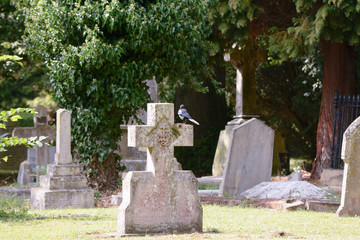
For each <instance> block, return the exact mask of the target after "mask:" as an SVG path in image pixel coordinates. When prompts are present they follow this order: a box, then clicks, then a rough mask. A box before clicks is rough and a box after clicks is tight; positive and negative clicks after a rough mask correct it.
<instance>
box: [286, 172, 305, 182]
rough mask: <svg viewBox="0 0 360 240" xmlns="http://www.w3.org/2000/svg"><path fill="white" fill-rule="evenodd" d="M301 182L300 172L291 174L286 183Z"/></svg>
mask: <svg viewBox="0 0 360 240" xmlns="http://www.w3.org/2000/svg"><path fill="white" fill-rule="evenodd" d="M301 180H302V172H292V173H291V174H290V175H289V177H288V181H301Z"/></svg>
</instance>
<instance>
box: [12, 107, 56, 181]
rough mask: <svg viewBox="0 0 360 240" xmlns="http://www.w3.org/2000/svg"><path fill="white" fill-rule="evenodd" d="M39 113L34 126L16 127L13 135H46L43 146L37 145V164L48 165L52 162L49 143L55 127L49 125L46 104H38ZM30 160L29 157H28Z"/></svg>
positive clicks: (38, 173)
mask: <svg viewBox="0 0 360 240" xmlns="http://www.w3.org/2000/svg"><path fill="white" fill-rule="evenodd" d="M35 111H36V112H37V114H36V115H35V116H34V127H18V128H14V130H13V133H12V135H13V136H17V137H20V138H29V137H40V136H45V137H47V138H46V139H44V140H43V143H44V144H43V146H42V147H39V146H35V154H36V166H39V167H41V166H44V167H46V166H47V165H48V164H49V163H50V155H49V146H48V143H49V142H50V141H51V140H54V133H55V131H54V129H53V128H52V127H50V126H49V125H48V109H47V108H46V107H44V106H41V105H40V106H37V107H36V108H35ZM28 161H29V159H28ZM30 163H31V161H30ZM35 172H36V175H37V176H39V175H41V174H43V173H41V172H40V171H37V169H36V168H35Z"/></svg>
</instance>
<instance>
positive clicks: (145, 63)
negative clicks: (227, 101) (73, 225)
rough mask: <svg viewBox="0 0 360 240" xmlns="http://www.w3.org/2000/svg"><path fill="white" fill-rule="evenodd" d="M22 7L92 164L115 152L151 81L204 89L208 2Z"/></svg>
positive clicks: (36, 49)
mask: <svg viewBox="0 0 360 240" xmlns="http://www.w3.org/2000/svg"><path fill="white" fill-rule="evenodd" d="M19 7H21V8H22V9H23V10H24V13H25V16H26V20H25V26H26V34H25V40H26V43H27V44H28V46H29V48H28V49H29V51H30V52H31V53H32V55H33V56H39V57H40V58H41V59H43V61H44V62H45V64H46V66H47V68H48V69H49V79H50V82H51V85H52V88H53V91H54V99H55V101H57V103H58V104H59V106H60V107H62V108H66V109H69V110H71V111H72V142H73V145H72V146H74V153H75V154H76V156H77V157H78V158H79V159H81V160H82V161H83V162H84V163H85V165H87V166H93V164H94V162H100V163H101V162H104V161H105V160H108V158H109V157H110V156H111V158H113V157H114V154H112V153H113V152H114V151H115V150H116V148H117V145H116V142H117V141H118V140H119V138H120V134H121V130H120V125H121V124H126V123H127V122H128V121H129V119H130V117H132V116H136V113H137V111H138V110H139V109H140V108H146V103H147V102H149V101H150V98H149V96H148V93H147V88H148V87H147V86H146V84H145V83H144V80H145V79H152V78H153V76H155V77H156V80H157V81H158V82H161V81H162V80H163V79H167V81H168V83H169V84H171V85H172V86H173V87H174V88H175V87H176V86H182V85H190V86H196V87H197V88H201V87H202V84H201V82H200V81H199V80H198V78H199V77H200V76H201V75H203V74H204V73H205V72H206V71H208V69H207V68H206V59H207V56H208V54H209V52H210V51H209V50H210V46H211V44H210V43H209V42H207V41H206V40H205V39H206V37H207V36H209V34H210V33H211V31H210V29H209V26H208V20H207V18H206V15H207V12H208V4H207V1H200V0H181V1H178V0H161V1H140V0H139V1H135V0H127V1H119V0H111V1H110V0H102V1H90V0H89V1H74V0H21V1H20V3H19ZM114 160H116V161H118V160H119V159H114Z"/></svg>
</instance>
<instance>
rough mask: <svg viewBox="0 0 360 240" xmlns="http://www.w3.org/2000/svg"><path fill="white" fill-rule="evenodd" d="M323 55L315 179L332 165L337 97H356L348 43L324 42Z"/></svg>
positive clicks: (313, 174) (312, 172)
mask: <svg viewBox="0 0 360 240" xmlns="http://www.w3.org/2000/svg"><path fill="white" fill-rule="evenodd" d="M321 47H322V53H323V56H324V63H323V64H324V65H323V73H324V76H323V82H322V88H323V89H322V98H321V106H320V115H319V122H318V127H317V136H316V158H315V161H314V163H313V169H312V171H311V178H312V179H319V178H320V176H321V172H322V169H323V168H326V167H328V166H329V162H330V147H331V138H332V134H333V132H332V128H333V123H334V108H333V101H334V94H335V91H338V92H339V94H347V95H348V94H355V88H356V63H355V53H354V50H353V48H352V47H350V46H348V45H347V44H346V43H334V42H331V41H322V42H321Z"/></svg>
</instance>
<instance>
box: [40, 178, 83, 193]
mask: <svg viewBox="0 0 360 240" xmlns="http://www.w3.org/2000/svg"><path fill="white" fill-rule="evenodd" d="M40 187H43V188H47V189H50V190H55V189H81V188H87V181H86V177H85V176H61V177H54V176H47V175H45V176H40Z"/></svg>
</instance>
